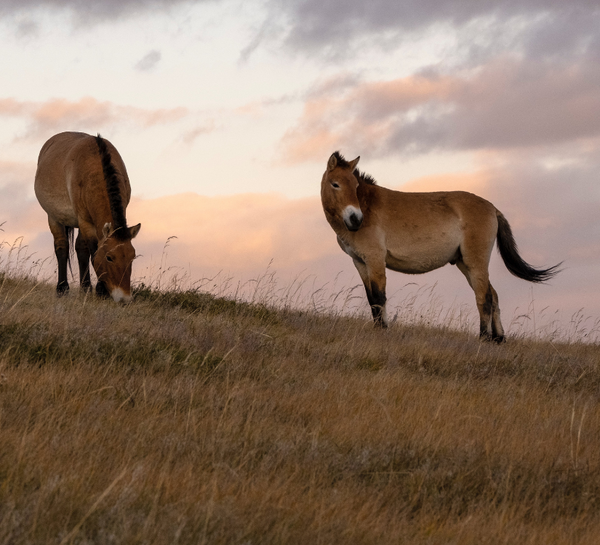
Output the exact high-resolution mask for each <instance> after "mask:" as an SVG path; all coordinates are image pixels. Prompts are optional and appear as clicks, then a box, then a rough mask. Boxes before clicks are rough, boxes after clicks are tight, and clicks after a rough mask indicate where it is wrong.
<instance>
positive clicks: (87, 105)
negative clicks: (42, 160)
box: [0, 97, 189, 138]
mask: <svg viewBox="0 0 600 545" xmlns="http://www.w3.org/2000/svg"><path fill="white" fill-rule="evenodd" d="M188 113H189V111H188V110H187V109H186V108H182V107H176V108H161V109H156V110H149V109H143V108H137V107H134V106H121V105H118V104H114V103H112V102H108V101H99V100H96V99H95V98H92V97H84V98H82V99H80V100H79V101H71V100H66V99H61V98H56V99H50V100H48V101H46V102H23V101H19V100H16V99H14V98H5V99H0V117H1V116H5V117H17V118H23V119H25V120H26V121H27V122H28V127H27V129H26V133H25V136H26V137H28V138H29V137H38V136H47V135H49V134H52V133H55V132H60V131H62V130H64V129H65V127H67V128H69V129H72V130H91V131H92V132H95V131H98V130H101V129H102V128H103V127H106V126H107V125H110V124H113V123H116V122H118V123H123V122H124V121H129V122H130V123H133V124H135V125H139V126H141V127H143V128H148V127H152V126H154V125H160V124H165V123H173V122H176V121H179V120H180V119H182V118H184V117H185V116H187V115H188Z"/></svg>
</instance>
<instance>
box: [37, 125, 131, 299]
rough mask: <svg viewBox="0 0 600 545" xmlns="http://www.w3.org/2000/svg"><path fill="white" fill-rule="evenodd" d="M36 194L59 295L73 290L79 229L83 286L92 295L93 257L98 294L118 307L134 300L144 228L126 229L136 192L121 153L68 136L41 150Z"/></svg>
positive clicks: (90, 139) (82, 137) (102, 143)
mask: <svg viewBox="0 0 600 545" xmlns="http://www.w3.org/2000/svg"><path fill="white" fill-rule="evenodd" d="M35 194H36V197H37V199H38V201H39V203H40V204H41V206H42V208H43V209H44V210H45V211H46V213H47V214H48V225H49V226H50V231H51V232H52V235H53V236H54V251H55V253H56V258H57V260H58V284H57V286H56V292H57V294H58V295H62V294H64V293H66V292H67V291H68V290H69V283H68V281H67V263H68V262H69V242H71V244H72V242H73V228H75V227H77V228H78V229H79V234H78V235H77V241H76V242H75V250H76V252H77V260H78V262H79V278H80V283H81V287H82V288H83V289H84V290H86V291H90V290H91V288H92V284H91V280H90V270H89V264H90V258H91V260H92V265H93V266H94V270H95V271H96V276H97V277H98V284H97V285H96V292H97V293H98V295H101V296H108V295H110V296H112V298H113V299H114V300H115V301H117V302H119V301H123V302H129V301H130V300H131V264H132V262H133V260H134V258H135V250H134V248H133V245H132V244H131V240H132V239H133V238H135V236H136V235H137V234H138V232H139V230H140V227H141V225H140V224H139V223H138V224H137V225H136V226H134V227H127V220H126V219H125V208H126V207H127V205H128V204H129V199H130V197H131V187H130V186H129V178H128V176H127V170H126V169H125V164H124V163H123V160H122V159H121V156H120V155H119V152H118V151H117V150H116V148H115V147H114V146H113V145H112V144H111V143H110V142H109V141H108V140H104V139H103V138H101V137H100V135H98V136H97V137H94V136H90V135H89V134H84V133H80V132H63V133H60V134H56V135H54V136H53V137H52V138H50V140H48V141H47V142H46V143H45V144H44V146H43V147H42V149H41V151H40V155H39V158H38V167H37V172H36V174H35Z"/></svg>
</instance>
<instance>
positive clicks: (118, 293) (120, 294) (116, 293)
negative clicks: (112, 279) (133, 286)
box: [110, 288, 132, 303]
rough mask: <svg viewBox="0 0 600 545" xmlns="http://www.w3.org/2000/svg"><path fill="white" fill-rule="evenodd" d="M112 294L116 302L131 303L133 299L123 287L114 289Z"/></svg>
mask: <svg viewBox="0 0 600 545" xmlns="http://www.w3.org/2000/svg"><path fill="white" fill-rule="evenodd" d="M110 296H111V297H112V298H113V300H114V301H115V302H116V303H129V302H130V301H131V299H132V297H131V295H127V294H126V293H125V292H124V291H123V290H122V289H121V288H115V289H114V290H112V292H111V293H110Z"/></svg>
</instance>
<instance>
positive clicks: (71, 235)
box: [65, 226, 75, 277]
mask: <svg viewBox="0 0 600 545" xmlns="http://www.w3.org/2000/svg"><path fill="white" fill-rule="evenodd" d="M65 234H66V235H67V241H68V243H69V251H68V253H67V263H68V265H69V272H70V273H71V277H72V276H73V267H72V265H71V263H72V262H73V259H72V257H73V256H74V255H75V229H74V228H73V227H67V226H65Z"/></svg>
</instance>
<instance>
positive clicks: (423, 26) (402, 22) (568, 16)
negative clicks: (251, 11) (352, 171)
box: [268, 0, 600, 60]
mask: <svg viewBox="0 0 600 545" xmlns="http://www.w3.org/2000/svg"><path fill="white" fill-rule="evenodd" d="M268 6H269V14H270V15H269V21H271V27H272V28H274V29H275V28H277V26H276V25H275V24H274V21H279V22H280V27H284V28H285V29H286V31H285V32H284V33H283V34H284V36H283V41H284V44H285V45H286V46H287V48H288V49H289V50H290V51H294V52H297V51H298V50H303V51H310V52H311V54H315V53H316V54H321V55H325V56H331V55H333V56H338V57H339V56H341V57H351V56H353V55H355V54H356V53H357V51H359V50H360V48H364V47H373V46H378V47H380V48H382V49H387V50H389V49H390V48H395V47H398V46H400V45H403V44H406V43H408V42H411V41H415V40H418V39H419V37H420V36H422V35H423V34H424V33H425V32H426V30H428V29H437V30H444V29H445V30H450V29H454V31H455V32H456V47H457V48H458V49H459V50H461V51H463V52H466V53H467V57H468V58H470V59H473V60H476V59H478V58H480V57H481V55H482V54H483V55H486V56H487V55H492V56H494V55H496V54H498V53H499V52H501V51H507V50H512V51H516V50H519V51H521V52H524V53H525V54H526V55H535V56H539V55H540V54H543V55H557V54H558V55H564V54H567V55H571V54H572V53H573V52H574V51H577V50H580V49H581V48H582V47H587V46H590V45H592V43H591V42H596V44H595V45H597V40H598V36H600V24H599V22H600V10H598V7H597V6H596V5H594V4H593V3H592V4H591V3H590V2H588V1H586V0H574V1H573V2H562V1H561V0H524V1H523V2H515V1H513V0H500V1H496V0H481V1H479V2H464V1H462V0H443V1H441V2H440V1H437V0H424V1H423V0H403V1H401V2H397V1H395V0H376V1H372V2H363V1H361V0H351V1H347V0H329V1H327V2H323V1H320V0H291V1H289V2H279V1H277V0H271V1H270V3H269V4H268ZM272 34H275V32H273V33H272ZM279 34H281V32H279Z"/></svg>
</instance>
